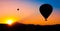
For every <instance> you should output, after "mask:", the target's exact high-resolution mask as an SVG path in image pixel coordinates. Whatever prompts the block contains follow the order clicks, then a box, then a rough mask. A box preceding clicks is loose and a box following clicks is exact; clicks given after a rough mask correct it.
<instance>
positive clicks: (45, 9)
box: [39, 4, 53, 21]
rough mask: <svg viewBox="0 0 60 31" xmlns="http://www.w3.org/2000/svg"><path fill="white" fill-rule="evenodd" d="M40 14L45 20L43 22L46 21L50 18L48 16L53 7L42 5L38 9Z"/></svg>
mask: <svg viewBox="0 0 60 31" xmlns="http://www.w3.org/2000/svg"><path fill="white" fill-rule="evenodd" d="M39 11H40V13H41V14H42V16H43V17H44V18H45V21H47V18H48V17H49V16H50V14H51V13H52V11H53V7H52V6H51V5H50V4H43V5H41V6H40V8H39Z"/></svg>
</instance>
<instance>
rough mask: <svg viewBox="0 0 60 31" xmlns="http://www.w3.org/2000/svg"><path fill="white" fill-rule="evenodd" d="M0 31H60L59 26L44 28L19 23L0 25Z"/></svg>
mask: <svg viewBox="0 0 60 31" xmlns="http://www.w3.org/2000/svg"><path fill="white" fill-rule="evenodd" d="M0 31H60V24H57V25H46V26H41V25H33V24H28V25H26V24H21V23H15V24H13V25H12V26H8V24H0Z"/></svg>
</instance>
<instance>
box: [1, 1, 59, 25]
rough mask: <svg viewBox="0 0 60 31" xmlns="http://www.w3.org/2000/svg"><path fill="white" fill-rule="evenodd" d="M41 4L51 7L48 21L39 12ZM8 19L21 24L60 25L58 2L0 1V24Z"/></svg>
mask: <svg viewBox="0 0 60 31" xmlns="http://www.w3.org/2000/svg"><path fill="white" fill-rule="evenodd" d="M42 4H50V5H52V6H53V12H52V14H51V15H50V16H49V17H48V21H45V19H44V17H43V16H42V15H41V13H40V12H39V7H40V6H41V5H42ZM18 8H19V9H20V10H19V11H17V9H18ZM9 19H11V20H13V21H16V22H19V23H23V24H35V25H37V24H38V25H53V24H60V0H0V23H2V24H5V23H6V21H7V20H9Z"/></svg>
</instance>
